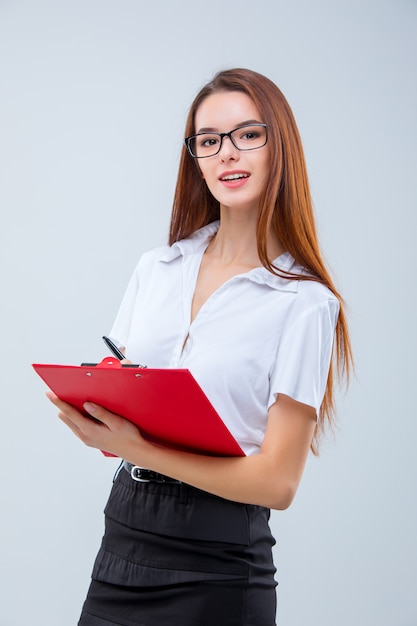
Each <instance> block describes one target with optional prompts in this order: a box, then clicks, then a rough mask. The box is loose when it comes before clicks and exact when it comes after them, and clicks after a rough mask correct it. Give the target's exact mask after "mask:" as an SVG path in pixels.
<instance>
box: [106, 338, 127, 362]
mask: <svg viewBox="0 0 417 626" xmlns="http://www.w3.org/2000/svg"><path fill="white" fill-rule="evenodd" d="M103 341H104V343H105V344H106V346H107V347H108V348H110V350H111V351H112V352H113V354H114V356H117V358H118V359H119V361H123V359H125V358H126V357H125V355H124V354H123V352H121V350H119V348H118V347H117V346H116V344H115V343H113V342H112V340H111V339H109V338H108V337H106V336H104V337H103Z"/></svg>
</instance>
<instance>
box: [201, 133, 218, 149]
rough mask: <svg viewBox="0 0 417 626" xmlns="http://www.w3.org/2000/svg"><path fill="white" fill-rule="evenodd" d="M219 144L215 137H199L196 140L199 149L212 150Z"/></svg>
mask: <svg viewBox="0 0 417 626" xmlns="http://www.w3.org/2000/svg"><path fill="white" fill-rule="evenodd" d="M218 143H219V137H217V136H216V135H200V137H199V138H198V146H199V147H200V148H212V147H213V146H217V144H218Z"/></svg>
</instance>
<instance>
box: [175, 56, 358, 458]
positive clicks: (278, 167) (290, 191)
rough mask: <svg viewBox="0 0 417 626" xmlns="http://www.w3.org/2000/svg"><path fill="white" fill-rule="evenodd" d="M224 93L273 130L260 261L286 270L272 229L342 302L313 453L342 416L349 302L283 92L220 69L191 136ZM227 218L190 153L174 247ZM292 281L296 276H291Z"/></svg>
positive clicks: (185, 157)
mask: <svg viewBox="0 0 417 626" xmlns="http://www.w3.org/2000/svg"><path fill="white" fill-rule="evenodd" d="M219 91H232V92H233V91H238V92H242V93H245V94H246V95H248V96H249V97H250V98H251V99H252V101H253V102H254V104H255V105H256V107H257V108H258V110H259V113H260V115H261V119H262V121H263V122H264V123H266V124H267V127H268V144H269V147H270V175H269V178H268V181H267V183H266V186H265V189H264V191H263V194H262V197H261V198H260V203H259V213H258V221H257V231H256V240H257V247H258V254H259V258H260V260H261V262H262V264H263V265H264V267H266V268H267V269H268V270H269V271H271V272H273V273H281V274H283V272H282V271H280V270H279V269H278V268H276V267H274V265H273V263H272V260H271V259H269V258H268V254H267V241H268V234H269V232H270V231H271V230H272V231H273V232H275V234H276V236H277V237H278V239H279V240H280V242H281V243H282V245H283V247H284V249H286V250H288V252H290V253H291V255H292V256H293V257H294V259H295V260H296V261H297V262H298V263H299V264H300V265H301V266H302V267H304V268H305V269H306V270H307V275H306V274H303V275H300V276H299V275H297V276H296V277H297V278H298V279H300V280H316V281H318V282H320V283H322V284H323V285H326V287H328V288H329V289H330V290H331V291H332V292H333V293H334V295H335V296H336V297H337V298H338V300H339V302H340V313H339V318H338V321H337V326H336V336H335V342H334V348H333V359H332V363H331V365H330V370H329V376H328V380H327V386H326V391H325V395H324V399H323V403H322V405H321V408H320V414H319V419H318V423H317V427H316V431H315V434H314V439H313V443H312V450H313V452H314V453H317V452H318V444H319V440H320V438H321V436H322V435H323V433H324V431H325V430H326V427H328V426H330V427H332V424H333V415H334V408H335V407H334V382H335V381H334V372H335V370H336V372H337V374H338V377H339V380H342V379H343V378H345V379H346V382H347V381H348V379H349V373H350V370H351V367H352V350H351V344H350V339H349V332H348V327H347V321H346V315H345V312H344V302H343V299H342V297H341V295H340V294H339V293H338V291H337V290H336V287H335V285H334V283H333V281H332V279H331V277H330V274H329V272H328V270H327V269H326V266H325V264H324V262H323V259H322V256H321V253H320V249H319V244H318V238H317V232H316V225H315V218H314V211H313V204H312V200H311V194H310V186H309V182H308V176H307V169H306V164H305V158H304V152H303V147H302V144H301V139H300V135H299V132H298V129H297V125H296V123H295V119H294V116H293V113H292V111H291V108H290V106H289V104H288V102H287V100H286V99H285V97H284V95H283V94H282V92H281V91H280V89H279V88H278V87H277V86H276V85H275V84H274V83H273V82H272V81H271V80H269V79H268V78H266V77H265V76H263V75H262V74H259V73H257V72H253V71H251V70H247V69H240V68H238V69H230V70H225V71H221V72H218V73H217V74H216V75H215V76H214V78H213V80H211V81H210V82H209V83H208V84H207V85H205V87H203V88H202V89H201V90H200V92H199V93H198V94H197V96H196V97H195V99H194V101H193V103H192V105H191V108H190V111H189V114H188V118H187V122H186V128H185V135H186V136H189V135H193V134H194V133H195V115H196V112H197V109H198V107H199V106H200V104H201V103H202V101H203V100H204V99H205V98H206V97H207V96H209V95H210V94H213V93H216V92H219ZM219 217H220V205H219V202H218V201H217V200H216V199H215V198H214V197H213V196H212V194H211V193H210V191H209V190H208V188H207V185H206V183H205V181H204V180H203V179H202V177H201V174H200V172H199V168H198V166H197V163H196V160H195V159H193V158H192V157H191V156H190V155H189V154H188V152H187V150H186V148H185V146H184V147H183V150H182V155H181V160H180V166H179V172H178V180H177V186H176V190H175V196H174V203H173V210H172V216H171V225H170V232H169V244H170V245H171V244H172V243H174V242H175V241H178V240H180V239H183V238H185V237H188V236H189V235H191V233H193V232H194V231H195V230H197V229H198V228H201V227H202V226H205V225H206V224H209V223H210V222H213V221H214V220H216V219H219ZM284 274H285V275H286V276H287V277H288V278H293V277H294V275H293V274H290V273H284Z"/></svg>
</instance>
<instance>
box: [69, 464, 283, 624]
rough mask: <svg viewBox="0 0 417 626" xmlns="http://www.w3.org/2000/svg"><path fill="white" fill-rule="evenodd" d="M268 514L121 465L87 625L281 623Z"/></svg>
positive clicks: (85, 614) (85, 611)
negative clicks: (138, 476) (138, 477)
mask: <svg viewBox="0 0 417 626" xmlns="http://www.w3.org/2000/svg"><path fill="white" fill-rule="evenodd" d="M269 514H270V511H269V509H266V508H264V507H260V506H253V505H246V504H239V503H236V502H231V501H229V500H224V499H222V498H218V497H216V496H213V495H210V494H208V493H206V492H204V491H200V490H199V489H195V488H194V487H190V486H189V485H185V484H173V483H172V484H171V483H156V482H149V483H142V482H137V481H135V480H133V479H132V478H131V476H130V474H129V473H128V472H127V471H125V470H124V469H121V470H120V471H119V472H118V474H117V476H116V479H115V482H114V485H113V489H112V491H111V494H110V498H109V501H108V503H107V506H106V509H105V524H106V525H105V533H104V537H103V541H102V545H101V548H100V551H99V553H98V555H97V559H96V562H95V565H94V569H93V574H92V582H91V585H90V589H89V591H88V595H87V598H86V601H85V604H84V607H83V612H82V615H81V618H80V621H79V626H114V625H116V624H117V625H119V626H165V625H167V626H273V625H274V624H275V613H276V593H275V587H276V582H275V579H274V574H275V568H274V565H273V562H272V546H273V545H274V543H275V541H274V539H273V537H272V535H271V532H270V529H269V524H268V520H269Z"/></svg>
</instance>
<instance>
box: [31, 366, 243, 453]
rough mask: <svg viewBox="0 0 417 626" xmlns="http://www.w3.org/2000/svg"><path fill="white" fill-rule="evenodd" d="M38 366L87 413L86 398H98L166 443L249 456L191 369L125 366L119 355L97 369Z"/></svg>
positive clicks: (146, 433) (41, 373)
mask: <svg viewBox="0 0 417 626" xmlns="http://www.w3.org/2000/svg"><path fill="white" fill-rule="evenodd" d="M33 368H34V369H35V371H36V372H37V374H39V376H40V377H41V378H42V379H43V381H44V382H45V383H46V384H47V385H48V387H49V388H50V389H51V390H52V391H53V392H54V393H55V394H56V395H57V396H58V397H59V398H61V399H62V400H64V401H65V402H68V403H69V404H71V405H73V406H75V407H76V408H77V409H79V410H80V411H82V412H83V413H84V414H85V411H84V410H83V404H84V402H87V401H90V402H94V403H96V404H99V405H100V406H103V407H105V408H106V409H108V410H109V411H111V412H112V413H116V414H117V415H121V416H122V417H125V418H126V419H128V420H129V421H131V422H133V423H134V424H136V425H137V426H139V427H140V429H141V431H142V433H143V435H144V436H145V437H147V438H149V439H151V440H153V441H157V442H159V443H162V444H164V445H167V446H170V447H174V448H178V449H182V450H189V451H193V452H199V453H202V454H210V455H213V456H245V454H244V452H243V450H242V449H241V447H240V446H239V444H238V443H237V441H236V440H235V439H234V437H233V436H232V434H231V433H230V431H229V430H228V428H227V427H226V425H225V424H224V422H223V421H222V419H221V418H220V416H219V415H218V413H217V412H216V410H215V409H214V407H213V405H212V404H211V403H210V401H209V399H208V398H207V396H206V395H205V393H204V392H203V390H202V389H201V387H200V386H199V384H198V383H197V381H196V380H195V378H194V377H193V376H192V374H191V372H190V371H189V370H187V369H153V368H140V369H138V368H134V367H122V366H121V364H120V362H118V361H115V359H107V363H106V359H103V361H102V363H101V364H100V363H99V364H98V365H97V366H96V367H94V366H89V365H79V366H77V365H51V364H41V363H35V364H33Z"/></svg>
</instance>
